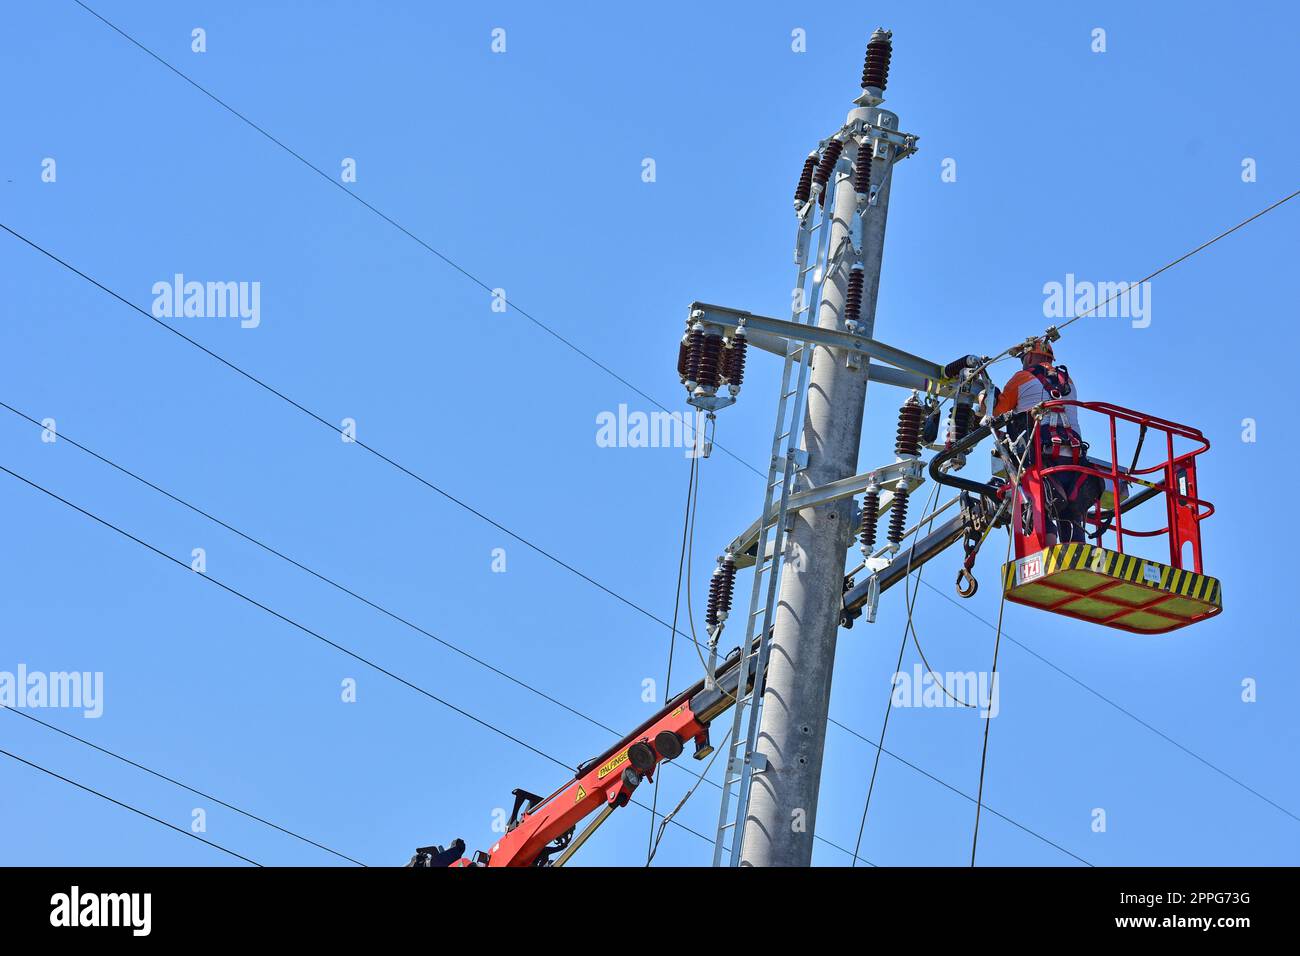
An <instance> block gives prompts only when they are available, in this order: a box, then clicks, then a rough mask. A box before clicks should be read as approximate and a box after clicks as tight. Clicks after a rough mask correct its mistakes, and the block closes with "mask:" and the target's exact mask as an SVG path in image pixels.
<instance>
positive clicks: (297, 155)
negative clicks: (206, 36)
mask: <svg viewBox="0 0 1300 956" xmlns="http://www.w3.org/2000/svg"><path fill="white" fill-rule="evenodd" d="M73 2H74V3H76V4H77V6H79V7H81V8H82V9H83V10H85V11H86V12H87V13H89V14H90V15H91V16H93V17H94V18H95V19H97V20H99V21H100V22H101V23H103V24H104V25H105V26H107V27H109V28H110V29H111V30H113V31H114V32H115V33H117V34H118V35H119V36H121V37H123V38H124V39H125V40H127V41H128V42H130V43H131V44H132V45H134V46H135V47H137V48H138V49H140V50H142V51H143V52H144V53H146V54H148V55H149V56H150V57H152V58H153V59H154V60H157V61H158V62H159V63H161V64H162V65H163V66H165V67H166V68H167V69H168V70H170V71H171V72H172V73H174V74H175V75H176V76H178V77H180V78H181V79H182V80H184V81H185V82H186V83H188V84H189V85H190V86H192V87H194V88H195V89H196V90H198V91H199V92H200V93H202V94H203V95H204V96H206V97H207V98H208V99H210V100H212V102H214V103H216V104H217V105H218V106H220V107H221V108H222V109H224V110H225V111H226V112H228V113H230V115H232V116H234V117H235V118H236V119H238V120H240V121H241V122H243V123H244V124H245V125H247V126H248V127H249V128H250V129H253V130H255V131H257V132H258V133H260V134H261V135H262V136H264V137H265V138H266V139H267V140H269V141H270V142H272V143H274V144H275V145H276V146H278V147H280V149H282V150H284V151H285V152H286V153H288V154H289V155H290V156H292V157H293V158H294V159H296V160H297V161H298V162H299V163H301V164H302V165H303V166H305V167H307V168H308V169H310V170H311V171H312V172H314V173H315V174H316V175H317V176H319V177H320V178H321V179H323V180H325V181H326V182H327V183H329V184H330V185H331V186H334V187H335V188H337V189H339V190H340V191H342V193H343V194H344V195H345V196H347V197H348V198H350V199H353V200H355V201H356V202H358V203H360V204H361V205H362V206H364V207H365V208H366V209H368V210H369V211H370V212H372V213H374V214H375V215H376V216H378V217H379V218H380V219H382V220H384V222H386V223H388V224H389V225H390V226H392V227H393V228H394V229H396V230H397V231H398V232H400V233H402V235H404V236H406V237H407V238H408V239H410V240H412V241H413V242H415V243H416V244H417V245H419V246H420V247H421V248H423V249H424V250H425V251H426V252H428V253H431V254H432V255H434V256H436V257H437V258H438V259H440V260H441V261H442V262H444V263H445V264H446V265H448V266H450V267H451V268H452V269H455V270H456V272H458V273H460V274H461V275H462V276H464V277H465V278H466V279H468V280H469V281H470V282H472V283H474V284H475V285H477V286H478V287H479V288H481V289H483V290H484V291H486V292H487V293H488V294H489V295H493V296H495V295H496V290H494V289H493V288H492V286H491V285H489V284H488V283H487V282H484V281H483V280H482V279H480V278H479V277H478V276H476V275H474V274H473V273H472V272H470V271H469V270H468V269H466V268H465V267H464V266H462V265H460V263H458V262H456V261H454V260H453V259H452V258H451V257H450V256H448V255H446V254H444V253H442V252H440V251H439V250H438V249H436V248H434V246H432V245H430V244H429V243H428V242H426V241H425V240H424V239H421V238H420V237H419V236H418V235H416V234H415V233H414V232H412V231H411V230H410V229H408V228H406V226H403V225H402V224H401V223H400V222H398V221H397V220H396V219H394V218H393V217H392V216H390V215H388V213H386V212H384V211H383V210H381V209H379V208H378V207H377V206H374V205H372V204H371V203H369V202H367V201H366V200H365V199H363V198H362V197H361V196H360V195H359V194H358V193H356V192H354V191H353V190H351V189H348V187H347V186H345V185H344V184H343V183H342V181H340V180H339V179H337V178H336V177H334V176H331V175H330V174H329V173H327V172H325V171H324V170H323V169H321V168H320V167H319V166H317V165H315V164H314V163H312V162H311V161H310V160H308V159H307V158H306V157H305V156H303V155H302V154H301V153H299V152H298V151H297V150H295V149H293V148H292V147H290V146H289V145H288V144H286V143H285V142H284V141H283V140H281V139H278V138H277V137H275V136H273V135H271V133H270V132H268V131H267V130H266V129H265V128H263V127H262V126H259V125H258V124H257V123H254V122H253V121H252V120H251V119H249V118H248V117H247V116H245V115H244V114H243V113H241V112H240V111H239V110H237V109H235V108H234V107H233V106H231V105H230V104H229V103H227V102H226V101H225V100H223V99H221V98H220V97H219V96H217V95H216V94H215V93H213V92H212V91H211V90H209V89H208V88H207V87H205V86H203V85H202V84H200V83H198V82H196V81H195V80H194V79H192V78H191V77H189V76H187V75H186V74H185V73H183V72H181V71H180V70H178V69H177V68H176V67H174V66H172V64H170V63H168V62H167V61H166V60H165V59H163V58H162V57H161V56H159V55H158V54H157V53H155V52H154V51H153V50H151V49H149V48H148V47H147V46H145V45H144V44H143V43H141V42H140V41H139V40H137V39H136V38H135V37H133V36H131V35H130V34H129V33H127V32H126V31H125V30H123V29H122V28H121V27H119V26H118V25H117V24H115V23H113V22H112V21H110V20H108V19H107V18H105V17H104V16H102V15H101V14H99V13H97V12H96V11H94V10H92V9H91V8H90V7H88V6H87V5H86V4H84V3H82V2H81V0H73ZM510 307H511V308H512V309H514V311H516V312H518V313H519V314H520V315H522V316H523V317H524V318H525V319H527V320H528V321H529V322H531V323H533V325H535V326H537V328H539V329H541V330H542V331H543V332H545V333H546V334H547V335H549V336H551V337H552V338H553V339H555V340H556V341H557V342H559V343H561V344H562V345H564V346H566V347H567V348H569V349H570V350H572V351H573V352H574V353H575V354H577V355H579V356H581V357H582V358H584V359H586V360H587V361H588V362H590V363H591V364H592V365H594V366H596V368H598V369H600V370H601V371H602V372H604V373H605V374H606V375H608V376H609V377H610V378H612V379H614V380H615V381H616V382H618V383H619V384H621V385H623V386H625V387H626V388H629V389H631V390H632V391H633V392H636V394H638V395H640V396H641V397H642V398H644V399H645V400H646V401H647V402H650V403H652V404H653V405H655V406H656V407H657V408H659V409H660V410H661V411H665V412H668V411H671V409H669V408H668V407H667V406H666V405H664V404H663V403H662V402H660V401H659V400H658V399H656V398H654V397H653V396H652V395H650V394H649V393H647V392H645V391H643V390H642V389H640V388H637V387H636V386H635V385H633V384H632V383H631V382H629V381H628V380H627V379H626V378H624V377H623V376H622V375H619V374H618V373H617V372H615V371H614V370H613V369H612V368H610V367H609V366H608V365H606V364H605V363H603V362H601V361H600V360H599V359H597V358H596V357H595V356H594V355H592V354H591V353H590V352H587V351H585V350H584V349H582V348H581V347H580V346H578V345H577V344H576V343H575V342H573V341H572V340H570V339H568V338H565V336H563V335H561V334H560V333H559V332H558V331H557V330H556V329H554V328H553V327H551V326H550V325H547V324H546V323H545V322H543V321H542V320H541V319H539V318H537V316H535V315H533V314H532V313H531V312H529V311H527V310H525V309H523V308H522V307H520V305H519V304H518V303H517V302H516V301H515V300H513V299H511V300H510ZM714 447H715V448H718V449H719V450H721V451H722V452H724V453H725V454H726V455H727V456H729V457H730V458H733V459H735V460H736V461H737V462H738V463H739V464H741V465H742V466H744V467H745V468H748V469H749V470H750V471H752V472H753V473H754V474H756V475H758V476H760V477H762V474H763V473H762V472H761V471H759V470H758V469H757V468H755V467H754V466H753V465H751V464H750V463H749V462H747V461H745V460H744V459H743V458H741V457H740V456H739V455H736V454H735V453H734V452H732V451H729V450H728V449H726V448H724V447H723V446H722V445H718V444H716V443H715V445H714Z"/></svg>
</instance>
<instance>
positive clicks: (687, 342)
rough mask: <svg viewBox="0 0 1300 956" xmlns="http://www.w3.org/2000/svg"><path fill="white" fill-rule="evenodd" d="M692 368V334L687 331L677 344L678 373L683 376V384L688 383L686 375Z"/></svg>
mask: <svg viewBox="0 0 1300 956" xmlns="http://www.w3.org/2000/svg"><path fill="white" fill-rule="evenodd" d="M690 370H691V334H690V333H689V332H687V333H686V334H685V335H683V336H682V340H681V342H680V343H679V344H678V346H677V374H678V375H679V376H680V377H681V380H682V384H683V385H685V384H686V376H687V375H688V374H689V373H690Z"/></svg>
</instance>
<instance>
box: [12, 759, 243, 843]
mask: <svg viewBox="0 0 1300 956" xmlns="http://www.w3.org/2000/svg"><path fill="white" fill-rule="evenodd" d="M0 755H3V756H5V757H9V758H10V759H11V760H17V761H18V762H19V763H22V764H26V765H27V766H29V767H31V768H32V769H33V770H39V771H40V772H41V773H44V774H48V775H49V776H51V777H53V778H54V779H56V780H62V781H63V782H64V783H69V784H72V786H74V787H76V788H78V789H79V790H84V791H86V793H93V794H94V795H95V796H97V797H99V798H100V799H101V800H107V801H108V802H109V803H113V804H116V805H117V806H119V807H121V808H122V809H123V810H130V811H131V812H132V813H137V814H139V815H140V816H142V817H144V818H145V819H146V820H152V821H153V822H154V823H160V824H162V825H163V826H165V827H167V828H168V829H169V830H175V831H176V832H177V833H183V834H185V836H187V837H191V838H193V839H195V840H198V841H199V842H200V843H206V844H207V845H208V846H210V847H212V848H213V849H216V850H220V851H221V852H222V853H228V854H230V855H231V856H233V857H235V858H236V859H239V860H243V861H244V862H245V863H251V864H253V866H261V865H262V864H261V863H258V862H257V861H256V860H250V859H249V858H248V857H246V856H244V855H242V854H240V853H236V852H235V851H234V850H231V849H228V848H226V847H224V846H222V845H221V844H220V843H214V842H213V841H212V840H206V839H204V838H203V837H201V836H199V835H198V834H197V833H193V832H191V831H189V830H182V829H181V828H180V827H178V826H176V825H175V824H174V823H168V822H167V821H166V820H163V819H161V818H159V817H156V816H154V815H153V814H152V813H146V812H145V811H144V810H141V809H140V808H139V807H133V806H131V804H129V803H123V802H122V801H121V800H117V799H115V798H113V797H110V796H109V795H108V794H106V793H102V792H100V791H99V790H95V789H93V788H91V787H88V786H86V785H85V784H84V783H77V781H75V780H73V779H72V778H70V777H65V776H63V775H62V774H58V773H55V772H54V771H53V770H48V769H46V768H45V767H42V766H41V765H40V764H38V763H33V762H32V761H30V760H26V759H24V758H23V757H20V756H18V755H17V754H13V753H10V752H9V751H7V750H0Z"/></svg>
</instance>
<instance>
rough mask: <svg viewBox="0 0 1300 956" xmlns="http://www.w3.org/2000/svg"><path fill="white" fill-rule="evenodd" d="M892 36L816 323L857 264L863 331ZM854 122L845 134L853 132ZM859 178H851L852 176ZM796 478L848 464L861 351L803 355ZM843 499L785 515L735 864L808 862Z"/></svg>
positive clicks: (874, 61)
mask: <svg viewBox="0 0 1300 956" xmlns="http://www.w3.org/2000/svg"><path fill="white" fill-rule="evenodd" d="M891 47H892V42H891V34H890V33H888V32H886V31H884V30H879V29H878V30H876V31H875V33H873V34H872V37H871V40H870V42H869V43H868V45H867V59H866V65H865V67H864V69H863V83H862V85H863V92H862V95H861V96H860V97H859V98H858V99H857V100H855V102H856V103H858V104H859V105H858V107H857V108H855V109H854V110H852V111H851V112H850V113H849V115H848V120H847V122H846V127H845V129H846V131H847V132H846V135H844V137H843V142H844V149H843V152H842V153H841V155H840V157H839V159H838V162H837V165H836V169H835V174H834V178H833V180H832V181H831V182H830V183H828V184H827V189H828V190H829V191H830V195H827V197H826V202H827V203H828V204H829V203H831V202H832V196H833V201H834V206H833V209H834V218H833V220H832V222H831V231H830V235H829V247H828V248H829V252H828V267H827V268H828V272H827V275H826V278H825V282H824V285H823V287H822V295H821V302H820V309H819V312H818V316H817V324H818V326H819V327H821V328H823V329H838V330H843V329H845V328H846V322H845V303H846V299H847V298H848V292H849V285H850V276H851V273H852V271H853V269H854V268H855V266H858V265H860V267H861V269H862V272H863V276H862V303H861V308H860V318H859V319H858V321H857V325H856V329H850V331H856V333H857V334H859V335H862V336H865V337H868V338H870V337H872V335H873V331H874V327H875V316H876V295H877V292H878V290H879V287H880V264H881V257H882V254H883V252H884V240H885V219H886V214H887V212H888V207H889V186H890V179H891V175H892V169H893V164H894V159H895V157H896V153H897V147H896V146H894V145H892V144H891V143H890V142H889V140H888V139H887V138H883V137H881V138H875V137H871V136H869V135H862V134H863V133H865V132H869V131H870V130H872V129H876V130H887V131H892V132H894V133H897V131H898V128H899V127H898V117H897V116H895V115H894V114H893V113H891V112H888V111H886V110H882V109H880V108H879V107H878V104H879V103H880V102H881V101H882V100H883V93H884V88H885V83H886V80H887V78H888V71H889V59H890V55H891ZM855 131H856V132H855ZM859 150H869V151H872V153H873V157H872V162H871V187H870V190H869V192H868V194H867V195H865V196H864V195H862V194H860V193H859V192H858V191H857V190H856V189H855V183H854V169H855V164H856V161H857V155H858V152H859ZM859 185H861V184H860V183H859ZM812 362H813V367H812V370H811V378H810V386H809V391H808V398H807V410H806V413H805V417H804V425H803V448H804V450H806V451H807V453H808V461H807V466H806V468H805V469H804V471H803V475H802V478H803V479H804V483H805V484H806V485H808V486H812V487H818V486H822V485H826V484H829V483H830V482H833V481H838V480H840V479H844V478H849V477H851V476H853V475H854V474H855V472H856V471H857V465H858V445H859V442H860V440H861V437H862V419H863V414H864V411H865V407H866V394H867V366H868V364H869V359H868V358H867V357H866V356H862V355H855V354H852V353H850V352H848V351H847V350H840V349H833V348H828V347H825V346H821V345H819V346H816V351H815V352H814V354H813V358H812ZM852 520H853V500H852V498H842V499H839V500H837V501H833V502H831V503H829V504H826V505H822V506H820V507H817V508H808V509H802V510H798V511H795V512H792V513H791V515H790V521H789V529H790V531H789V535H788V538H787V541H788V549H789V550H788V551H787V558H786V561H785V565H784V570H783V572H782V576H781V587H780V601H779V605H778V607H777V609H776V616H775V622H774V626H773V631H772V636H771V638H770V640H771V649H770V656H769V659H768V670H767V683H766V689H765V690H764V693H763V701H762V709H761V724H760V732H759V738H758V746H757V750H758V752H759V753H761V754H762V755H763V756H765V757H766V762H765V766H764V767H763V769H761V771H758V772H755V773H754V774H753V778H752V783H751V789H750V794H749V804H748V811H747V814H746V818H745V825H744V833H743V842H742V849H741V865H742V866H808V865H809V864H810V862H811V860H812V846H813V832H814V828H815V826H816V821H817V794H818V790H819V787H820V783H821V773H822V756H823V751H824V749H825V745H826V722H827V716H828V711H829V707H830V692H831V672H832V670H833V667H834V663H835V641H836V636H837V634H838V631H839V627H840V612H841V606H842V599H843V591H844V564H845V552H846V551H847V550H848V547H849V542H850V537H851V535H852V533H853V530H854V529H853V527H852Z"/></svg>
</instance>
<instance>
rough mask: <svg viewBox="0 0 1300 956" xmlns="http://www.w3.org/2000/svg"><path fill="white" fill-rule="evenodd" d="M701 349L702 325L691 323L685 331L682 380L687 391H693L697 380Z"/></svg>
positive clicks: (702, 347) (702, 340) (702, 345)
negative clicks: (684, 356)
mask: <svg viewBox="0 0 1300 956" xmlns="http://www.w3.org/2000/svg"><path fill="white" fill-rule="evenodd" d="M703 351H704V327H703V326H701V325H693V326H691V329H690V331H689V332H687V333H686V369H685V373H684V376H683V379H682V381H683V382H684V383H685V385H686V390H687V391H694V389H695V384H696V382H698V381H699V369H700V354H701V353H702V352H703ZM679 368H680V366H679Z"/></svg>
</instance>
